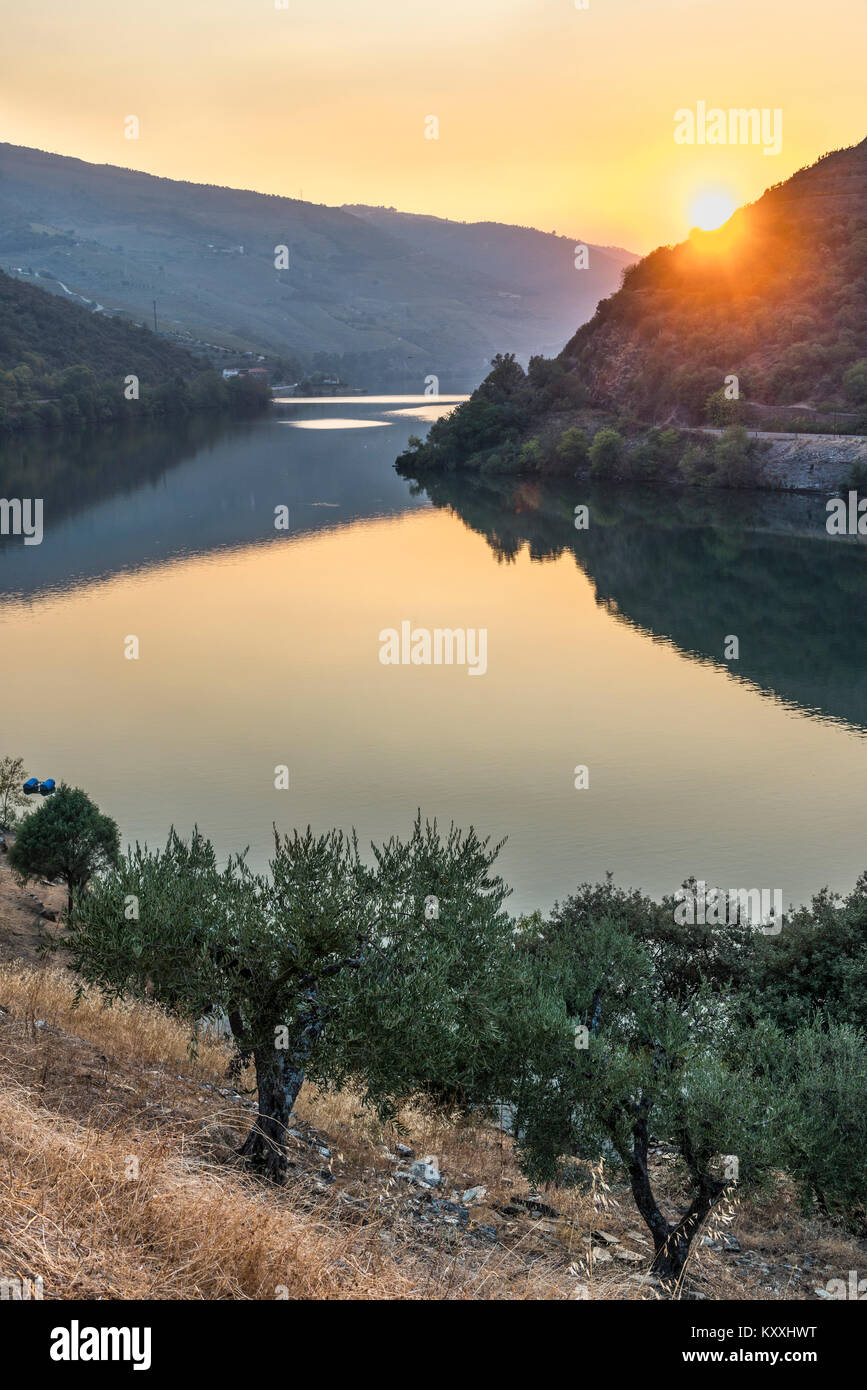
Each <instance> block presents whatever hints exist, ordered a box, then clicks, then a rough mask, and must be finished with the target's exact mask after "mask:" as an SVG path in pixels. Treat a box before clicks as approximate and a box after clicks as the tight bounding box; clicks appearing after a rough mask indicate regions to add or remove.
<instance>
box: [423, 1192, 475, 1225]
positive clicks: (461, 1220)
mask: <svg viewBox="0 0 867 1390" xmlns="http://www.w3.org/2000/svg"><path fill="white" fill-rule="evenodd" d="M430 1205H431V1211H433V1212H435V1213H436V1215H437V1216H438V1217H440V1219H441V1220H442V1221H444V1222H445V1224H446V1225H447V1226H467V1225H469V1220H470V1213H469V1212H468V1211H467V1209H466V1207H461V1206H458V1204H457V1202H445V1201H441V1200H440V1199H438V1198H434V1199H433V1201H432V1202H431V1204H430Z"/></svg>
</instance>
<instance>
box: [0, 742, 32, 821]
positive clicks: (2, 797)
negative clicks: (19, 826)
mask: <svg viewBox="0 0 867 1390" xmlns="http://www.w3.org/2000/svg"><path fill="white" fill-rule="evenodd" d="M25 776H26V774H25V771H24V759H23V758H10V757H5V758H0V830H8V829H9V827H10V826H12V825H14V824H15V822H16V820H17V819H18V813H19V811H21V810H22V809H23V807H25V806H26V805H27V794H26V792H23V791H22V790H21V788H22V786H23V785H24V781H25Z"/></svg>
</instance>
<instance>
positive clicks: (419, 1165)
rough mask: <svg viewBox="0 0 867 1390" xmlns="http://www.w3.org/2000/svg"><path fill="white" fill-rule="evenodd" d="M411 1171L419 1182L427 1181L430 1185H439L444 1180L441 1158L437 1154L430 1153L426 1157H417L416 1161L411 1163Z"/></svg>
mask: <svg viewBox="0 0 867 1390" xmlns="http://www.w3.org/2000/svg"><path fill="white" fill-rule="evenodd" d="M409 1171H410V1173H411V1174H412V1175H413V1177H414V1178H415V1179H416V1181H417V1182H423V1183H426V1184H427V1186H428V1187H439V1185H440V1183H441V1182H442V1178H441V1177H440V1165H439V1159H438V1158H437V1156H436V1154H428V1155H427V1156H426V1157H425V1158H420V1159H417V1160H416V1162H415V1163H413V1164H411V1166H410V1170H409Z"/></svg>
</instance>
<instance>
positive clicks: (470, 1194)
mask: <svg viewBox="0 0 867 1390" xmlns="http://www.w3.org/2000/svg"><path fill="white" fill-rule="evenodd" d="M487 1195H488V1189H487V1188H486V1187H468V1188H467V1190H466V1192H465V1193H464V1194H463V1196H462V1197H461V1203H462V1205H463V1206H465V1207H471V1206H472V1205H473V1203H474V1202H483V1201H484V1200H485V1198H486V1197H487Z"/></svg>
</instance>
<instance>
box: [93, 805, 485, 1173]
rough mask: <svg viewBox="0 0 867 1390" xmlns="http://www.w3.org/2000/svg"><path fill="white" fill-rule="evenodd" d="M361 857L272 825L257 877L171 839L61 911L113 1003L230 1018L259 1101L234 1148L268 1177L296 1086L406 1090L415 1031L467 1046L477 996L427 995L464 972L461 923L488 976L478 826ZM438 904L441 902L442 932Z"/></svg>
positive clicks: (426, 830) (347, 842)
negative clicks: (320, 1082)
mask: <svg viewBox="0 0 867 1390" xmlns="http://www.w3.org/2000/svg"><path fill="white" fill-rule="evenodd" d="M373 861H374V862H373V864H372V866H366V865H365V864H364V863H363V862H362V861H361V858H360V856H359V853H358V847H357V844H356V841H355V838H354V836H353V837H351V838H349V839H347V838H346V837H345V836H344V835H342V834H341V833H340V832H338V831H331V832H329V833H328V834H325V835H320V836H316V835H314V834H313V833H312V831H311V830H310V829H309V828H308V830H307V831H306V832H305V833H304V834H300V833H298V832H294V833H293V834H291V835H284V836H282V837H281V836H279V835H278V834H277V832H276V830H275V848H274V855H273V857H272V859H271V862H270V865H269V870H268V873H267V874H265V875H257V874H254V873H252V872H251V870H250V869H249V868H248V866H247V865H246V862H245V858H244V856H235V857H232V858H230V859H229V861H228V863H227V864H226V866H225V868H223V869H220V868H219V867H218V866H217V862H216V856H215V853H214V849H213V846H212V845H211V844H210V842H209V841H207V840H206V839H204V838H203V837H202V836H201V835H200V834H199V833H198V831H196V832H194V834H193V836H192V838H191V840H190V841H189V843H186V842H185V841H183V840H182V839H181V838H180V837H179V836H178V835H177V834H176V833H175V832H174V831H173V832H172V833H171V835H170V836H169V840H168V843H167V845H166V848H165V850H163V851H159V852H151V851H149V850H147V849H146V848H142V847H140V846H138V845H137V846H136V848H135V849H134V850H130V851H129V852H128V854H127V856H126V858H125V859H124V860H123V861H122V862H121V864H120V865H119V866H118V867H117V868H116V869H114V870H112V871H111V872H109V873H107V874H105V875H104V876H103V877H102V878H101V879H100V880H99V881H98V882H97V883H96V884H95V885H94V888H93V891H92V892H91V893H89V894H88V896H87V898H86V899H84V900H83V901H82V902H80V903H79V904H78V906H77V909H76V911H75V913H74V915H73V920H72V927H71V932H70V936H69V941H68V945H67V949H68V950H69V951H70V953H71V957H72V963H73V965H74V967H75V969H76V970H77V971H78V972H79V974H80V975H81V976H82V977H83V978H84V979H85V980H88V981H90V982H92V983H94V984H97V985H98V986H99V987H100V988H101V989H102V990H103V991H104V992H105V993H106V994H107V995H108V996H109V997H118V998H119V997H122V996H124V995H132V996H134V997H139V998H143V997H151V998H155V999H157V1000H159V1001H160V1002H161V1003H163V1004H164V1005H166V1006H168V1007H171V1008H173V1009H174V1010H176V1011H177V1012H178V1013H179V1014H180V1015H181V1016H182V1017H184V1018H185V1019H186V1020H187V1021H188V1022H189V1023H190V1025H191V1029H192V1030H195V1027H196V1022H197V1020H199V1019H201V1017H202V1016H203V1015H205V1014H208V1013H213V1012H220V1013H222V1014H224V1015H225V1017H226V1018H227V1019H228V1023H229V1025H230V1028H231V1032H232V1035H233V1038H234V1042H235V1047H236V1056H237V1060H238V1061H239V1062H241V1061H244V1062H245V1061H247V1060H252V1062H253V1064H254V1066H255V1072H256V1085H257V1089H258V1097H259V1114H258V1117H257V1120H256V1123H255V1124H254V1126H253V1129H252V1130H251V1133H250V1134H249V1136H248V1138H247V1140H246V1142H245V1144H244V1145H243V1148H242V1150H241V1153H242V1155H243V1156H244V1158H245V1159H246V1160H247V1161H248V1163H249V1164H250V1166H251V1167H253V1168H255V1169H257V1170H259V1171H261V1172H262V1173H264V1174H265V1175H266V1176H267V1177H269V1178H271V1179H273V1180H274V1181H277V1182H282V1181H283V1180H284V1178H285V1174H286V1166H287V1165H286V1153H285V1136H286V1128H287V1124H288V1122H289V1116H290V1114H291V1112H292V1108H293V1106H294V1104H295V1101H296V1099H297V1096H298V1094H299V1092H300V1090H301V1087H302V1085H303V1083H304V1079H305V1076H307V1075H316V1076H317V1077H321V1078H323V1079H331V1080H335V1079H338V1078H340V1077H346V1076H349V1075H350V1074H351V1075H353V1076H354V1077H356V1078H358V1079H360V1080H361V1081H362V1082H363V1084H364V1085H365V1087H366V1089H367V1091H368V1093H369V1095H370V1096H371V1097H373V1098H375V1099H381V1098H383V1097H386V1096H388V1097H391V1096H394V1095H396V1094H398V1093H400V1092H403V1093H404V1094H405V1093H406V1091H407V1090H408V1089H414V1088H415V1087H416V1086H417V1085H418V1084H420V1083H421V1080H422V1078H423V1076H424V1075H425V1063H424V1062H423V1061H422V1060H421V1059H420V1057H419V1054H418V1051H417V1050H416V1049H415V1048H414V1047H411V1046H410V1042H411V1040H412V1039H418V1038H421V1037H424V1038H425V1039H426V1042H425V1046H426V1047H434V1040H439V1041H438V1042H437V1043H436V1045H437V1046H439V1045H440V1043H442V1045H443V1046H444V1047H445V1045H446V1043H447V1044H448V1047H449V1048H450V1049H451V1053H450V1054H449V1055H452V1056H453V1055H455V1054H456V1053H457V1052H458V1051H461V1050H462V1049H463V1048H464V1047H466V1046H467V1045H468V1044H467V1039H469V1038H471V1037H474V1036H475V1029H476V1025H477V1022H478V1020H477V1018H476V1017H475V1015H474V1002H473V1000H472V999H471V998H469V997H468V996H467V994H466V991H464V995H463V996H461V997H458V996H459V990H458V987H457V985H455V984H454V983H453V987H452V991H451V995H450V996H448V997H447V996H446V995H445V994H443V993H441V992H440V990H439V988H438V985H439V984H440V983H441V982H443V981H444V980H445V979H446V978H450V979H452V981H453V982H454V978H455V976H456V974H458V973H460V971H461V969H462V966H461V961H460V958H459V949H458V941H457V936H458V929H457V923H458V922H459V921H466V922H467V924H468V934H467V938H466V941H465V943H464V944H465V947H466V950H467V952H468V953H470V954H472V956H473V959H474V961H475V963H476V969H477V970H478V969H481V968H482V962H481V961H480V951H481V945H480V944H479V945H474V944H473V932H474V931H475V927H474V923H478V921H479V917H480V914H479V912H476V914H475V916H473V913H472V912H471V911H469V909H468V910H467V912H466V913H465V911H464V909H465V907H467V908H468V905H469V904H470V903H471V902H472V901H473V900H474V896H475V897H478V896H479V895H481V897H483V898H490V900H491V903H492V909H491V910H492V911H494V912H496V911H497V908H498V904H499V901H500V900H501V899H500V897H499V891H500V890H499V889H498V888H497V887H496V886H491V885H489V884H488V883H487V882H486V880H485V873H484V869H485V864H486V863H487V862H488V861H487V859H486V858H485V851H484V849H483V848H480V845H479V842H478V841H477V839H476V837H475V834H474V832H472V831H470V832H469V833H468V835H466V836H464V835H462V834H461V833H460V832H457V831H454V830H453V831H452V832H450V834H449V835H448V836H447V837H446V839H445V841H443V840H442V837H441V836H440V834H439V831H438V830H437V828H436V826H435V825H433V826H430V825H427V826H424V827H423V826H422V824H421V820H420V819H418V820H417V821H416V823H415V826H414V829H413V832H412V834H411V836H410V837H409V839H408V840H407V841H401V840H398V839H393V840H391V841H389V842H388V844H387V845H385V846H382V847H380V848H378V849H377V848H374V852H373ZM437 897H439V900H440V901H441V902H442V903H443V904H452V907H451V908H450V909H449V910H448V911H447V912H446V919H447V921H448V923H449V934H448V936H444V935H443V933H442V930H441V928H440V924H439V923H438V922H437V918H436V912H435V911H434V910H433V908H432V899H436V898H437ZM359 982H361V983H359ZM455 1028H456V1029H457V1032H456V1031H455ZM427 1030H429V1032H428V1031H427ZM401 1035H402V1040H401ZM472 1045H473V1044H469V1046H470V1047H471V1048H472ZM410 1057H411V1058H412V1064H411V1065H409V1064H408V1059H409V1058H410ZM430 1065H431V1066H432V1067H434V1068H435V1067H436V1065H437V1059H436V1056H435V1054H434V1058H433V1061H431V1063H430ZM426 1074H427V1075H430V1074H431V1072H430V1071H427V1073H426ZM447 1074H448V1075H449V1076H450V1075H451V1074H452V1073H451V1072H448V1069H447Z"/></svg>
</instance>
